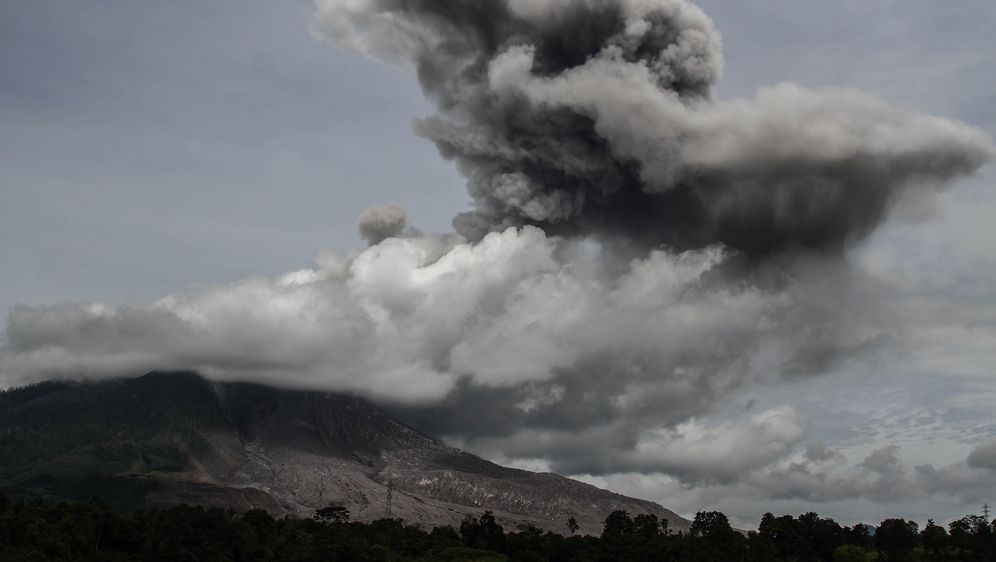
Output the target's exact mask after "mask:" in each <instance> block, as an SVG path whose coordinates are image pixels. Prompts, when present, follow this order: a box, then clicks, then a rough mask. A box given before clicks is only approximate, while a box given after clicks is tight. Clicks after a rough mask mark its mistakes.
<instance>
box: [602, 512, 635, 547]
mask: <svg viewBox="0 0 996 562" xmlns="http://www.w3.org/2000/svg"><path fill="white" fill-rule="evenodd" d="M604 525H605V526H604V527H603V528H602V540H604V541H610V542H615V543H622V542H625V541H626V540H627V539H628V538H629V536H630V535H632V534H633V533H634V532H636V524H635V523H634V522H633V518H632V517H630V516H629V513H626V512H625V511H623V510H621V509H617V510H615V511H613V512H612V513H610V514H609V515H608V517H606V518H605V522H604Z"/></svg>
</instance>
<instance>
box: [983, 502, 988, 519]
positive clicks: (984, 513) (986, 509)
mask: <svg viewBox="0 0 996 562" xmlns="http://www.w3.org/2000/svg"><path fill="white" fill-rule="evenodd" d="M982 518H983V519H985V520H986V523H988V522H989V502H986V503H984V504H982Z"/></svg>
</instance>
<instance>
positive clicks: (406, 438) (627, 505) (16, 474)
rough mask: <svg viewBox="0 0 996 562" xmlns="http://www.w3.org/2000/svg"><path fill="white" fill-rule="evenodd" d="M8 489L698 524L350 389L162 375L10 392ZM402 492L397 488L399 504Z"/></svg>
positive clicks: (552, 523)
mask: <svg viewBox="0 0 996 562" xmlns="http://www.w3.org/2000/svg"><path fill="white" fill-rule="evenodd" d="M0 489H4V490H6V491H9V492H12V493H14V494H18V495H27V496H37V497H46V498H57V499H75V500H86V499H89V498H88V497H84V496H85V495H86V494H89V495H97V496H105V497H107V498H109V500H110V501H112V502H115V503H117V504H118V505H120V506H122V507H130V508H134V507H145V508H149V507H158V506H170V505H175V504H178V503H200V504H204V505H211V506H219V507H225V508H232V509H250V508H254V507H261V508H264V509H267V510H268V511H271V512H273V513H274V514H276V515H295V516H310V515H311V513H313V511H314V510H315V509H318V508H321V507H325V506H327V505H330V504H336V505H343V506H345V507H347V508H349V509H350V511H351V513H352V514H353V517H354V518H355V519H359V520H370V519H377V518H380V517H385V516H388V515H390V516H391V517H397V518H401V519H404V520H406V521H408V522H411V523H420V524H423V525H428V526H438V525H458V524H459V522H460V521H461V520H462V519H463V518H465V517H467V516H476V515H479V514H480V513H481V512H483V511H484V510H490V511H493V512H494V513H495V515H496V517H497V518H498V519H499V521H501V522H502V523H503V524H506V525H509V526H510V527H511V528H515V527H523V526H534V527H538V528H541V529H548V530H553V531H558V532H563V531H564V529H565V522H566V520H567V518H569V517H574V518H575V519H576V520H577V521H578V523H579V524H580V526H581V531H582V532H588V533H597V532H598V531H599V530H600V529H601V525H602V521H603V520H604V518H605V516H606V515H608V513H610V512H611V511H613V510H615V509H624V510H626V511H628V512H630V513H631V514H634V515H635V514H639V513H653V514H655V515H657V516H658V517H660V518H662V519H667V520H669V522H670V527H671V528H672V529H674V530H683V529H687V528H688V525H689V522H688V521H687V520H685V519H682V518H681V517H679V516H678V515H677V514H675V513H674V512H671V511H669V510H667V509H665V508H663V507H662V506H660V505H658V504H656V503H653V502H649V501H646V500H639V499H635V498H628V497H626V496H622V495H620V494H615V493H613V492H609V491H607V490H602V489H599V488H596V487H594V486H591V485H589V484H585V483H582V482H578V481H575V480H571V479H569V478H565V477H562V476H559V475H556V474H552V473H535V472H530V471H526V470H522V469H516V468H509V467H503V466H500V465H497V464H495V463H492V462H490V461H487V460H485V459H482V458H480V457H477V456H475V455H472V454H470V453H467V452H465V451H462V450H460V449H457V448H454V447H451V446H449V445H447V444H445V443H444V442H442V441H440V440H439V439H435V438H433V437H430V436H428V435H425V434H423V433H421V432H419V431H418V430H417V429H415V428H412V427H410V426H408V425H406V424H404V423H402V422H401V421H398V420H397V419H395V418H394V417H393V416H391V415H390V414H388V413H387V412H385V411H384V410H381V409H380V408H378V407H376V406H375V405H373V404H371V403H370V402H368V401H366V400H364V399H362V398H359V397H356V396H351V395H346V394H338V393H329V392H311V391H303V390H285V389H276V388H272V387H267V386H262V385H258V384H251V383H229V382H224V383H221V382H210V381H208V380H206V379H204V378H203V377H201V376H200V375H198V374H196V373H192V372H152V373H149V374H146V375H144V376H141V377H137V378H131V379H115V380H111V381H101V382H46V383H40V384H37V385H33V386H29V387H24V388H21V389H14V390H10V391H6V392H4V393H2V394H0ZM389 490H390V492H391V494H390V495H391V496H392V497H391V498H390V501H388V495H389Z"/></svg>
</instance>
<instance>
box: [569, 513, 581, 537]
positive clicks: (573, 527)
mask: <svg viewBox="0 0 996 562" xmlns="http://www.w3.org/2000/svg"><path fill="white" fill-rule="evenodd" d="M580 528H581V527H580V526H579V525H578V520H577V519H575V518H573V517H568V518H567V530H568V531H570V533H571V535H574V534H576V533H577V532H578V529H580Z"/></svg>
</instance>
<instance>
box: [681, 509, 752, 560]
mask: <svg viewBox="0 0 996 562" xmlns="http://www.w3.org/2000/svg"><path fill="white" fill-rule="evenodd" d="M688 534H689V535H690V536H691V538H692V539H693V541H694V549H695V558H694V559H695V560H701V561H704V562H706V561H708V562H729V561H734V560H743V559H744V557H745V555H746V553H747V539H746V538H745V537H744V536H743V535H741V534H740V533H738V532H736V531H734V530H733V527H731V526H730V521H729V519H727V518H726V515H724V514H722V513H720V512H718V511H700V512H698V513H696V514H695V519H694V520H693V521H692V526H691V529H689V531H688Z"/></svg>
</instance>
